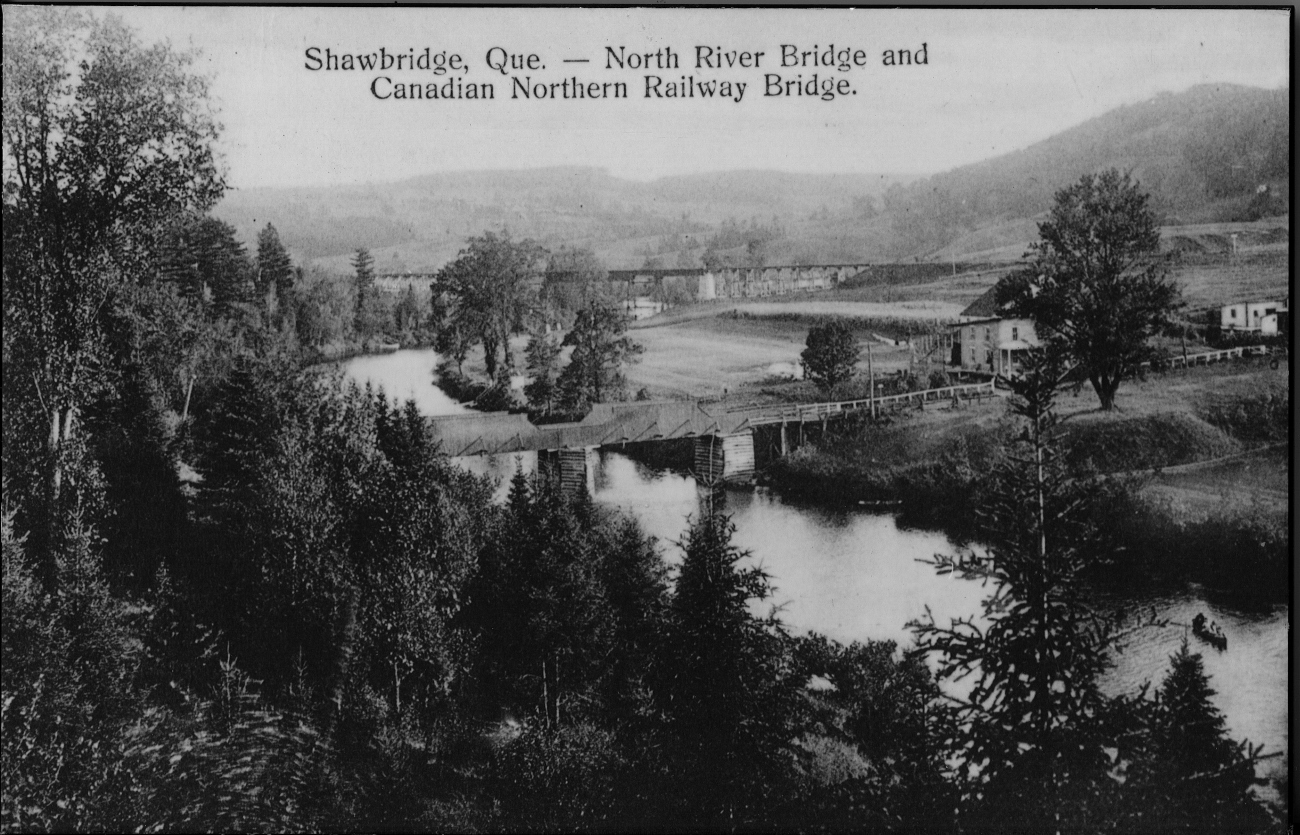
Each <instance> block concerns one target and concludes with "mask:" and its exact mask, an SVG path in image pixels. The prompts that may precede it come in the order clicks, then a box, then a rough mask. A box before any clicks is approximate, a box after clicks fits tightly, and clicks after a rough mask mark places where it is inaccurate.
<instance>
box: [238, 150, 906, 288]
mask: <svg viewBox="0 0 1300 835" xmlns="http://www.w3.org/2000/svg"><path fill="white" fill-rule="evenodd" d="M906 179H907V178H905V177H901V176H894V175H847V176H841V175H834V176H818V175H808V174H787V173H782V172H776V171H731V172H723V173H714V174H702V175H690V176H679V177H666V178H663V179H659V180H654V181H652V182H637V181H633V180H625V179H620V178H618V177H614V176H612V175H610V174H609V173H608V172H606V171H603V170H600V169H595V168H580V167H574V168H542V169H533V170H515V171H470V172H451V173H442V174H433V175H428V176H422V177H415V178H412V179H409V180H403V181H400V182H394V183H377V184H367V185H361V186H329V187H321V188H296V189H245V190H239V191H233V192H231V193H230V194H229V195H227V197H226V198H225V199H224V200H223V201H222V202H221V204H220V205H219V206H218V207H217V209H216V211H215V212H214V214H216V215H217V216H218V217H220V218H221V219H222V220H225V221H226V222H228V223H230V224H232V225H233V226H234V227H235V228H236V230H237V231H238V233H239V234H240V236H241V237H242V238H243V239H245V240H247V241H252V240H254V239H255V238H256V233H257V230H258V229H260V228H261V227H262V226H264V225H265V224H266V222H267V221H268V220H269V221H270V222H272V223H274V224H275V226H276V228H277V229H278V230H279V232H280V236H281V238H282V239H283V240H284V241H285V242H286V244H287V245H288V246H289V248H290V249H291V250H292V252H293V254H294V256H295V257H296V258H298V259H299V260H302V261H308V260H320V261H322V262H323V263H324V264H325V265H326V266H336V267H340V268H342V267H343V266H344V265H345V264H346V263H347V260H348V257H349V256H350V253H351V252H353V251H354V250H355V249H356V248H357V247H360V246H365V247H369V248H370V249H371V251H372V252H373V253H374V254H375V256H376V266H377V267H378V269H380V270H381V271H398V270H424V269H436V268H437V267H439V266H441V265H442V264H443V263H445V262H446V261H447V260H448V259H449V258H451V257H454V256H455V254H456V252H457V251H458V250H459V249H460V248H461V247H462V246H463V244H464V241H465V238H466V237H467V236H469V235H476V234H480V233H482V232H483V231H484V230H486V229H499V228H501V227H506V228H508V229H510V231H511V232H512V233H514V234H515V235H516V236H518V237H532V238H536V239H537V240H539V241H541V242H542V243H543V244H545V245H547V246H559V245H560V244H572V245H580V246H587V247H591V248H592V249H593V250H594V251H596V253H597V254H598V255H600V256H602V258H604V259H605V261H606V263H607V264H608V266H610V267H611V268H620V267H622V268H627V267H638V266H641V265H642V263H644V262H645V260H646V259H647V258H652V257H656V256H661V257H662V256H664V255H667V256H668V259H667V262H666V263H667V264H668V265H670V266H674V265H676V264H677V263H678V261H679V260H680V259H682V258H691V257H692V255H691V253H695V255H694V258H695V259H696V260H694V261H693V262H692V263H694V264H696V265H698V254H699V252H701V251H702V250H703V248H704V246H705V243H706V241H707V240H708V239H709V238H710V237H712V236H713V235H714V234H715V233H716V232H717V231H718V230H719V229H721V228H723V227H724V226H726V225H728V224H730V226H731V227H732V228H740V229H742V230H747V229H750V228H759V226H760V224H761V226H762V227H763V228H765V229H772V228H776V227H780V226H782V225H785V226H787V227H788V226H789V225H791V224H797V223H799V222H801V221H806V220H808V219H811V218H814V217H832V216H835V217H839V218H843V217H852V216H853V215H854V213H855V211H856V210H855V208H854V207H855V206H859V207H861V206H862V205H865V204H867V203H870V202H871V201H875V200H879V199H880V197H881V195H883V194H884V191H885V189H886V188H887V187H889V186H891V185H896V184H898V183H900V182H904V181H905V180H906ZM853 246H854V247H856V246H857V245H856V244H854V245H853ZM854 257H858V256H854Z"/></svg>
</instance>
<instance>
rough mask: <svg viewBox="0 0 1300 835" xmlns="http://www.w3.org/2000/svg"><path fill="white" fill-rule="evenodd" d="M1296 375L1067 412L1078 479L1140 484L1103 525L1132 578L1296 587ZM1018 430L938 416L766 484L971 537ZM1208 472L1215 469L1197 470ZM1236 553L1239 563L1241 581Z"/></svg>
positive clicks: (842, 442)
mask: <svg viewBox="0 0 1300 835" xmlns="http://www.w3.org/2000/svg"><path fill="white" fill-rule="evenodd" d="M1288 374H1289V368H1288V366H1287V364H1286V363H1283V364H1282V366H1281V367H1280V368H1278V369H1277V370H1273V369H1270V368H1269V367H1268V365H1267V364H1266V363H1263V362H1259V361H1244V362H1235V363H1225V364H1223V365H1219V366H1211V367H1208V368H1193V369H1187V370H1178V371H1172V372H1168V373H1165V374H1152V375H1148V376H1147V378H1146V379H1145V380H1140V381H1133V382H1132V383H1129V384H1126V386H1124V387H1122V388H1121V390H1120V391H1121V401H1120V402H1121V403H1122V404H1123V408H1122V409H1120V410H1117V411H1114V412H1109V413H1107V412H1101V411H1100V410H1099V409H1098V408H1097V401H1096V398H1095V397H1094V396H1093V395H1092V393H1091V391H1089V390H1086V389H1085V390H1083V391H1080V392H1079V393H1078V395H1077V397H1071V396H1069V395H1066V396H1065V397H1063V398H1062V399H1061V401H1059V402H1060V408H1059V410H1058V411H1059V412H1060V413H1061V414H1062V415H1063V416H1064V418H1065V419H1064V421H1063V423H1062V428H1063V429H1064V430H1065V431H1066V433H1067V450H1068V452H1067V459H1066V460H1067V463H1068V464H1069V465H1070V466H1071V468H1072V469H1073V471H1074V472H1075V473H1076V474H1078V475H1080V476H1088V475H1091V474H1097V473H1125V474H1129V475H1130V476H1131V478H1129V479H1122V480H1118V481H1115V482H1114V484H1115V485H1116V489H1115V490H1114V491H1113V492H1112V494H1111V495H1112V503H1111V504H1110V505H1109V506H1108V507H1107V508H1105V510H1104V513H1103V514H1102V515H1101V516H1100V517H1099V519H1101V520H1102V523H1103V526H1104V527H1105V528H1107V529H1110V530H1112V532H1113V533H1114V535H1115V537H1116V541H1117V543H1118V544H1119V546H1120V547H1121V548H1122V550H1123V553H1126V554H1128V555H1129V557H1127V558H1126V559H1128V560H1129V561H1130V562H1132V565H1131V566H1129V567H1130V568H1132V569H1133V570H1134V571H1139V572H1147V573H1156V574H1164V575H1167V576H1170V577H1173V578H1177V579H1180V580H1181V579H1187V578H1189V577H1196V578H1199V579H1201V580H1202V581H1204V582H1208V583H1212V584H1215V585H1216V586H1217V587H1220V588H1234V587H1235V586H1241V585H1243V584H1244V585H1245V586H1248V587H1249V590H1250V591H1251V593H1254V594H1259V593H1264V594H1273V593H1275V591H1276V588H1278V587H1285V578H1286V570H1287V566H1289V556H1288V555H1289V551H1288V547H1287V546H1288V540H1287V537H1286V526H1287V503H1288V501H1289V497H1290V493H1289V476H1290V448H1289V445H1287V444H1285V443H1283V442H1285V441H1286V439H1287V437H1288V434H1287V433H1288V430H1289V424H1288V420H1289V416H1290V388H1289V376H1288ZM1012 428H1013V427H1012V424H1011V421H1010V420H1009V419H1008V418H1007V416H1006V413H1005V411H1004V410H1003V409H1001V408H999V406H998V404H993V405H989V406H985V407H982V408H981V407H974V408H971V409H967V410H963V411H959V412H951V411H949V410H944V409H933V410H928V411H926V412H925V413H918V414H912V415H910V416H904V418H903V419H902V420H900V421H898V422H896V423H895V424H894V425H892V426H888V427H879V426H867V427H862V428H860V429H858V430H856V431H844V432H841V433H839V434H838V435H834V436H831V437H827V438H824V439H822V440H820V441H819V442H818V443H816V444H813V445H810V446H807V447H805V448H803V449H800V450H798V451H796V452H795V453H793V454H791V455H789V456H787V457H785V458H784V459H780V460H778V461H776V462H774V463H773V464H771V465H769V466H768V468H767V469H766V470H765V472H764V477H765V478H766V479H768V480H769V481H771V482H773V483H774V484H775V485H776V486H777V487H778V488H780V489H782V490H788V491H790V492H792V493H797V494H802V495H806V496H811V497H815V498H818V499H820V500H824V501H840V502H848V503H854V502H858V501H879V500H885V499H901V500H902V502H903V514H902V521H903V522H905V523H909V524H915V525H920V526H926V527H939V528H941V529H943V530H945V531H946V532H948V533H949V534H951V535H954V536H957V537H970V536H973V535H974V534H975V527H976V520H975V517H974V513H973V509H974V507H975V506H976V505H978V504H979V501H980V495H981V492H982V490H983V489H984V480H985V476H986V475H987V474H988V473H989V472H990V470H991V469H992V468H993V467H994V466H995V465H996V464H997V462H998V461H999V460H1000V459H1001V448H1002V441H1003V439H1004V438H1005V436H1006V435H1007V434H1008V433H1010V432H1011V431H1012ZM1225 456H1233V457H1230V458H1226V459H1224V457H1225ZM1215 459H1224V460H1215ZM1202 461H1213V463H1209V464H1205V465H1196V464H1195V463H1194V462H1202ZM1188 465H1191V466H1188ZM1169 468H1174V469H1172V470H1170V469H1169ZM1137 474H1141V476H1142V477H1140V478H1137V477H1136V476H1137ZM1225 554H1234V560H1239V562H1240V567H1241V571H1240V572H1239V573H1236V574H1234V572H1233V571H1232V570H1231V569H1230V568H1228V567H1226V563H1225V560H1224V559H1223V556H1224V555H1225ZM1279 578H1281V581H1280V582H1281V585H1280V586H1274V585H1270V584H1272V583H1275V581H1278V579H1279ZM1269 589H1273V591H1269ZM1261 590H1262V591H1261Z"/></svg>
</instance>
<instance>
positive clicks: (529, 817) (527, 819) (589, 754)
mask: <svg viewBox="0 0 1300 835" xmlns="http://www.w3.org/2000/svg"><path fill="white" fill-rule="evenodd" d="M626 768H627V762H626V760H625V759H624V758H623V756H622V755H621V754H620V753H619V752H618V751H617V749H616V747H615V744H614V737H613V734H611V733H610V732H608V731H605V730H601V729H599V728H597V727H594V726H592V725H586V724H583V725H574V726H566V727H561V728H558V729H547V728H541V727H536V726H533V727H529V728H527V729H526V730H525V731H524V733H523V734H522V735H520V736H519V738H518V739H516V740H515V741H514V742H512V743H511V744H510V745H508V746H507V747H506V748H505V749H504V750H503V751H501V752H500V754H499V755H498V756H497V759H496V761H495V762H494V763H493V766H492V775H491V784H492V787H493V793H494V794H495V795H496V797H497V798H498V799H499V800H500V801H501V808H502V814H503V818H504V820H503V821H502V822H503V824H504V825H505V829H506V831H511V832H524V831H528V832H556V831H562V832H582V831H604V830H608V829H610V828H611V824H612V820H613V817H614V816H615V815H616V814H617V813H616V811H615V810H616V809H617V806H618V799H619V792H618V787H619V783H620V775H621V774H622V773H623V772H624V771H625V769H626Z"/></svg>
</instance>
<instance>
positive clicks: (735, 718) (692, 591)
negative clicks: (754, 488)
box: [657, 513, 805, 830]
mask: <svg viewBox="0 0 1300 835" xmlns="http://www.w3.org/2000/svg"><path fill="white" fill-rule="evenodd" d="M733 531H734V527H733V526H732V524H731V522H730V521H729V520H728V519H727V518H726V517H724V516H722V515H720V514H712V513H711V514H706V515H704V516H702V517H701V518H700V519H698V520H697V521H695V522H694V523H693V524H692V525H691V528H690V530H689V531H687V533H686V537H685V540H684V541H683V542H682V548H683V550H684V551H685V556H684V558H683V560H682V564H681V570H680V573H679V575H678V578H677V583H676V587H675V589H674V591H673V595H672V599H671V615H670V617H671V621H670V623H669V625H668V628H667V630H666V636H665V638H664V640H663V648H662V656H661V660H660V662H659V676H660V679H659V683H658V687H657V696H658V699H659V701H660V706H661V710H662V711H663V713H664V716H665V717H666V721H667V731H668V733H669V735H670V738H671V740H672V746H671V750H672V751H673V754H672V755H671V758H672V759H671V761H670V764H669V765H668V769H669V772H670V774H672V775H674V776H673V777H671V778H670V779H669V787H668V794H669V796H670V798H672V799H671V800H669V799H665V800H664V802H665V803H672V804H673V805H676V806H677V808H678V809H679V810H680V811H679V814H680V815H681V817H680V818H679V819H677V820H672V819H671V818H670V825H675V826H689V827H691V828H703V829H729V830H732V829H737V828H754V827H756V826H759V825H761V824H762V823H763V822H764V821H765V820H767V819H768V816H769V815H770V813H771V804H773V803H774V802H776V801H777V799H779V798H781V797H783V796H786V794H787V792H788V791H789V789H790V784H789V782H788V781H789V780H790V778H791V775H792V768H793V765H794V754H793V751H792V749H791V743H792V741H793V739H794V737H795V736H796V735H797V730H796V728H797V727H798V726H799V719H800V716H799V714H800V710H801V705H802V704H803V698H802V689H803V686H804V683H805V679H804V678H802V677H801V676H799V675H798V674H797V673H796V671H795V670H794V668H793V665H792V664H791V661H790V658H789V653H788V649H789V648H788V646H787V640H788V639H787V638H786V635H785V633H784V630H783V629H782V627H781V624H780V621H779V620H778V619H777V617H776V614H775V612H773V613H771V614H769V615H767V616H761V617H760V616H756V615H755V614H754V613H753V611H752V606H753V605H754V604H756V603H761V602H762V601H765V600H767V599H768V598H769V597H770V596H771V585H770V583H769V579H768V576H767V574H766V573H765V572H764V571H763V570H762V569H760V568H756V567H752V566H745V565H742V563H743V562H744V561H745V560H747V559H748V557H749V554H748V553H747V552H745V551H742V550H740V549H739V548H737V547H736V546H734V545H733V544H732V543H731V535H732V533H733Z"/></svg>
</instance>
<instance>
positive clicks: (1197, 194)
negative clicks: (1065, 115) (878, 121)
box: [884, 84, 1291, 260]
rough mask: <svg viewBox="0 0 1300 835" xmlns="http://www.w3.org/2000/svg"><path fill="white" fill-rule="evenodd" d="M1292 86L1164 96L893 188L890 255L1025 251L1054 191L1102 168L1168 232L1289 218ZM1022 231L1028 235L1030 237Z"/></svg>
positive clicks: (1205, 88) (1226, 87) (888, 204)
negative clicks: (1146, 201)
mask: <svg viewBox="0 0 1300 835" xmlns="http://www.w3.org/2000/svg"><path fill="white" fill-rule="evenodd" d="M1290 141H1291V137H1290V101H1289V90H1287V89H1285V88H1284V89H1279V90H1261V89H1257V88H1251V87H1241V86H1237V85H1231V84H1210V85H1201V86H1197V87H1193V88H1191V89H1190V90H1187V91H1185V92H1182V93H1178V94H1173V93H1161V94H1160V95H1157V96H1156V97H1154V98H1152V99H1149V100H1147V101H1144V102H1140V103H1138V104H1134V105H1129V106H1126V107H1121V108H1118V109H1116V110H1112V111H1110V112H1109V113H1106V114H1103V115H1102V116H1099V117H1097V118H1095V119H1091V120H1089V121H1087V122H1084V123H1083V124H1081V125H1078V126H1076V127H1074V128H1071V129H1069V130H1067V131H1063V132H1062V133H1059V134H1057V135H1055V136H1053V137H1050V138H1048V139H1046V140H1044V141H1042V142H1039V143H1037V144H1034V145H1031V146H1030V147H1028V148H1025V149H1024V150H1021V151H1015V152H1012V153H1010V154H1006V155H1004V156H1000V157H996V158H994V159H991V160H987V161H985V162H981V163H977V164H975V165H968V166H964V167H962V168H957V169H954V170H952V171H948V172H945V173H942V174H937V175H935V176H933V177H928V178H925V179H922V180H917V181H914V182H912V183H909V184H906V185H901V186H898V187H895V188H892V189H890V191H889V192H888V193H887V194H886V195H885V205H884V209H885V212H886V213H887V214H888V215H889V216H890V219H891V223H892V227H893V232H894V236H893V237H894V247H895V248H894V253H895V254H897V255H900V256H902V255H907V256H914V257H915V256H921V257H933V258H936V259H938V260H944V259H947V258H950V257H953V256H958V257H960V256H969V255H971V254H975V253H979V254H983V255H987V254H989V253H990V252H992V251H996V250H998V249H999V248H1002V247H1008V246H1010V247H1011V248H1012V249H1015V248H1021V249H1022V251H1023V247H1022V244H1023V242H1025V241H1028V240H1032V238H1033V237H1035V235H1036V229H1034V228H1033V226H1032V224H1026V223H1025V221H1026V220H1027V219H1032V218H1034V217H1036V216H1037V215H1039V214H1041V213H1043V212H1045V211H1047V210H1048V209H1049V208H1050V207H1051V205H1052V200H1053V197H1054V195H1055V193H1056V191H1057V190H1059V189H1060V188H1062V187H1064V186H1066V185H1068V184H1070V183H1072V182H1074V181H1075V180H1077V179H1078V178H1079V177H1080V176H1082V175H1084V174H1087V173H1091V172H1094V171H1097V170H1100V169H1103V168H1109V167H1112V166H1113V167H1118V168H1120V169H1122V170H1129V171H1131V172H1132V173H1133V174H1134V176H1135V177H1136V178H1137V179H1138V180H1139V182H1141V184H1142V186H1143V188H1144V189H1146V190H1147V191H1149V192H1150V193H1151V195H1152V206H1153V207H1154V208H1155V210H1156V211H1157V212H1159V213H1160V214H1161V215H1162V218H1163V221H1164V223H1165V224H1166V225H1180V224H1190V223H1214V222H1227V221H1253V220H1258V219H1259V218H1261V217H1265V216H1271V215H1278V214H1284V213H1287V211H1288V208H1289V201H1290V195H1289V192H1288V180H1289V176H1290V165H1289V154H1290ZM1026 233H1028V234H1026Z"/></svg>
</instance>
